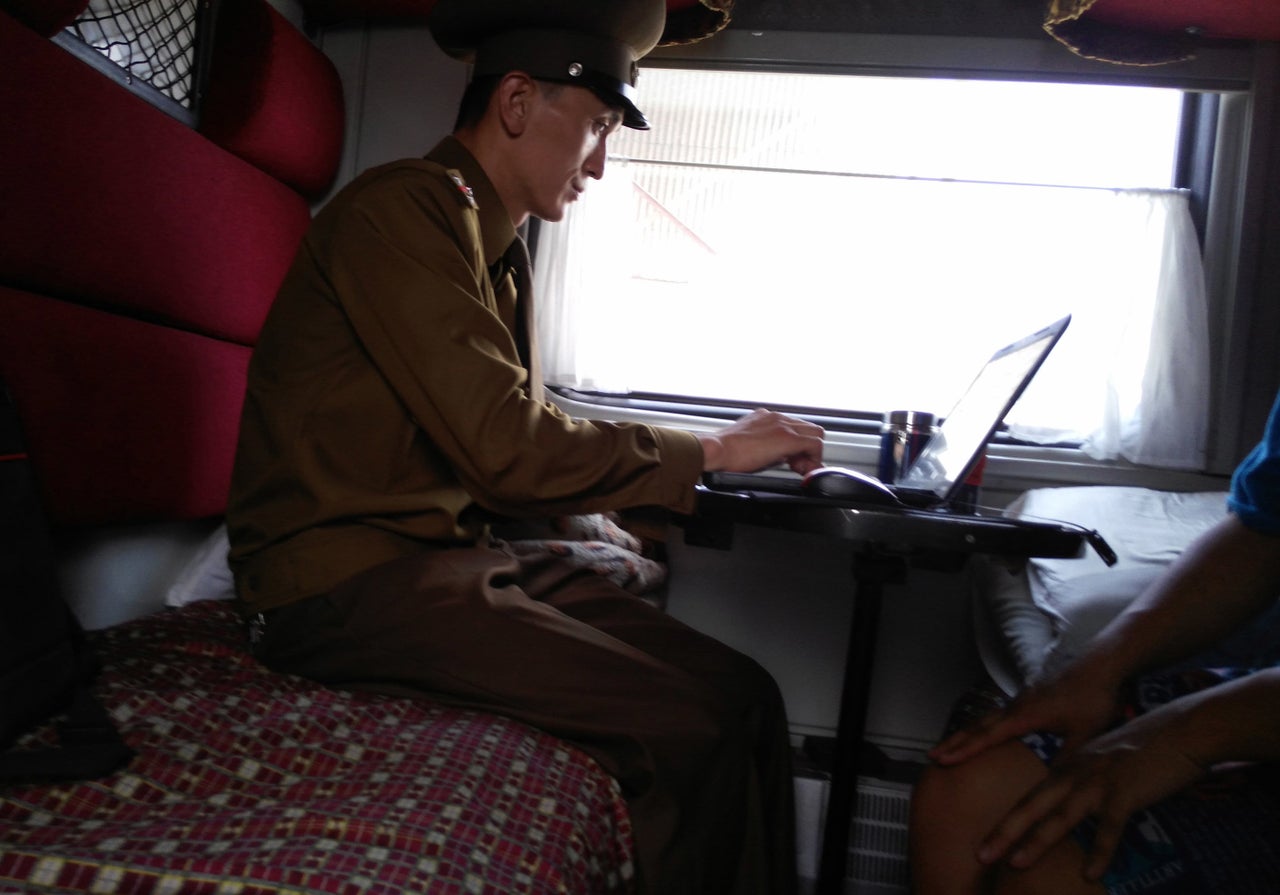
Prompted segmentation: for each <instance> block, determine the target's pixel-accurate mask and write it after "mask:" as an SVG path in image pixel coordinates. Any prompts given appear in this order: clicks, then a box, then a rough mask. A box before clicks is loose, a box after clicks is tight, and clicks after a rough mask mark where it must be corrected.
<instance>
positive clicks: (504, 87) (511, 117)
mask: <svg viewBox="0 0 1280 895" xmlns="http://www.w3.org/2000/svg"><path fill="white" fill-rule="evenodd" d="M537 97H538V85H537V83H535V82H534V80H533V78H531V77H529V76H528V75H526V74H525V73H524V72H520V71H513V72H508V73H507V74H506V75H504V76H503V78H502V80H501V81H499V82H498V89H497V90H496V91H494V101H495V102H496V103H497V105H498V118H499V120H500V121H501V122H502V127H503V129H504V130H506V132H507V133H508V134H510V135H511V136H513V137H518V136H520V134H522V133H524V129H525V127H527V126H528V122H529V116H530V114H531V113H532V112H533V104H534V102H536V100H537Z"/></svg>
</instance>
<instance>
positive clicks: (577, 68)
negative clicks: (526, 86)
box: [428, 0, 667, 130]
mask: <svg viewBox="0 0 1280 895" xmlns="http://www.w3.org/2000/svg"><path fill="white" fill-rule="evenodd" d="M666 13H667V5H666V0H439V2H437V3H436V5H435V6H434V7H433V8H432V10H431V14H430V17H429V19H428V25H429V27H430V28H431V34H432V36H433V37H434V38H435V40H436V43H438V44H439V45H440V48H441V49H442V50H444V51H445V52H446V53H448V54H449V55H450V56H453V57H454V58H456V59H461V60H463V61H464V62H469V63H471V64H472V66H473V76H483V75H503V74H506V73H507V72H511V71H522V72H525V73H526V74H528V75H530V76H532V77H534V78H538V79H539V80H544V81H554V82H557V83H563V84H576V85H578V86H580V87H586V88H587V89H589V90H591V91H592V92H594V93H595V94H596V95H597V96H599V97H600V98H601V99H603V100H604V101H605V102H607V103H609V104H611V105H614V106H617V107H619V108H620V109H621V110H622V123H623V124H625V125H626V126H627V127H632V128H637V129H639V130H646V129H648V127H649V121H648V119H646V118H645V117H644V113H643V112H641V111H640V109H639V108H637V106H636V93H635V84H636V72H637V67H636V62H637V60H639V59H640V58H641V57H643V56H644V55H645V54H647V53H648V52H649V51H650V50H652V49H653V48H654V46H656V45H657V43H658V40H659V38H661V37H662V29H663V26H664V24H665V23H666Z"/></svg>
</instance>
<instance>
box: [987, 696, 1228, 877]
mask: <svg viewBox="0 0 1280 895" xmlns="http://www.w3.org/2000/svg"><path fill="white" fill-rule="evenodd" d="M1180 709H1181V707H1180V706H1179V705H1178V703H1177V701H1175V702H1173V703H1170V704H1169V705H1167V706H1164V707H1162V708H1161V709H1159V710H1157V711H1154V712H1152V713H1150V714H1147V715H1143V716H1141V717H1139V718H1136V719H1134V720H1133V721H1130V722H1128V723H1127V724H1124V725H1122V726H1120V727H1118V728H1116V729H1115V730H1112V731H1109V732H1108V733H1105V734H1103V735H1102V736H1100V737H1098V738H1096V739H1094V740H1092V741H1091V742H1089V743H1087V744H1085V745H1084V746H1083V747H1081V748H1080V749H1078V750H1076V751H1075V752H1072V753H1067V754H1063V755H1062V756H1060V757H1059V759H1058V760H1057V761H1055V762H1054V763H1053V764H1052V765H1051V767H1050V769H1049V776H1048V777H1047V778H1046V779H1045V780H1044V781H1043V782H1042V783H1040V784H1039V785H1038V786H1036V787H1035V788H1034V789H1032V790H1031V791H1030V792H1028V793H1027V794H1026V795H1025V796H1023V798H1022V799H1021V800H1020V801H1019V802H1018V804H1017V806H1015V807H1014V809H1013V810H1012V811H1010V812H1009V813H1008V814H1007V815H1006V816H1005V818H1004V819H1003V820H1002V821H1001V822H1000V824H999V825H998V826H997V827H996V828H995V829H994V830H993V831H992V832H991V833H990V834H989V835H988V836H987V837H986V839H984V840H983V843H982V845H981V846H980V847H979V849H978V859H979V860H980V861H983V862H984V863H993V862H995V861H999V860H1001V859H1005V860H1007V861H1008V862H1009V866H1011V867H1013V868H1015V869H1022V868H1026V867H1030V866H1031V865H1032V864H1034V863H1035V862H1036V861H1038V860H1039V859H1040V857H1041V856H1042V855H1044V853H1045V852H1046V851H1048V850H1049V848H1050V847H1052V846H1053V845H1054V844H1055V843H1056V842H1058V841H1059V840H1060V839H1062V838H1063V837H1064V836H1066V835H1067V834H1068V833H1070V831H1071V830H1072V829H1073V828H1074V827H1075V826H1076V825H1077V824H1079V823H1080V822H1081V821H1082V820H1084V819H1085V818H1086V817H1093V818H1094V819H1095V820H1096V821H1097V828H1096V832H1095V834H1094V840H1093V844H1092V846H1091V847H1090V849H1089V855H1088V857H1087V859H1086V861H1085V866H1084V875H1085V877H1086V878H1087V879H1091V880H1098V879H1100V878H1101V876H1102V874H1103V873H1104V872H1105V871H1106V869H1107V865H1109V864H1110V863H1111V858H1112V856H1113V855H1114V854H1115V850H1116V846H1117V845H1118V844H1119V842H1120V836H1121V833H1122V832H1123V830H1124V825H1125V822H1126V821H1127V820H1128V819H1129V817H1130V816H1131V815H1132V814H1133V812H1135V811H1137V810H1139V809H1141V808H1145V807H1146V806H1148V805H1150V804H1152V803H1154V802H1157V801H1159V800H1160V799H1162V798H1165V797H1166V796H1169V795H1172V794H1173V793H1176V792H1179V791H1180V790H1182V789H1184V788H1185V787H1187V786H1188V785H1190V784H1191V783H1192V782H1194V781H1195V780H1197V779H1199V778H1200V777H1202V776H1204V774H1205V773H1207V771H1208V768H1207V767H1206V766H1205V765H1203V764H1202V763H1200V762H1199V761H1198V760H1197V758H1196V757H1195V756H1194V755H1193V754H1190V753H1189V752H1188V751H1187V750H1186V749H1184V748H1181V742H1180V738H1179V737H1178V736H1177V735H1176V734H1174V733H1173V731H1174V730H1176V729H1177V728H1178V727H1179V726H1180V725H1179V722H1180V721H1181V719H1182V712H1181V710H1180Z"/></svg>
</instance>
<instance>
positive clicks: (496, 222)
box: [427, 137, 516, 267]
mask: <svg viewBox="0 0 1280 895" xmlns="http://www.w3.org/2000/svg"><path fill="white" fill-rule="evenodd" d="M427 160H428V161H432V162H435V163H437V164H440V165H444V166H445V167H446V168H452V169H453V170H455V171H457V172H458V173H459V174H461V175H462V179H463V180H464V181H466V184H467V186H469V187H470V188H471V192H472V193H473V194H474V196H475V200H476V205H478V206H479V212H478V213H479V215H480V238H481V240H482V241H483V243H484V263H485V265H486V266H490V267H491V266H493V264H494V263H496V262H497V260H498V259H499V258H501V257H502V255H503V253H505V252H506V251H507V249H508V248H509V247H510V245H511V243H512V242H513V241H515V238H516V228H515V227H514V226H513V225H512V223H511V215H509V214H508V213H507V209H506V206H505V205H503V204H502V200H501V199H500V198H498V191H497V190H496V189H495V188H494V186H493V183H492V182H490V180H489V176H488V175H487V174H485V173H484V168H481V167H480V163H479V162H478V161H476V157H475V156H474V155H472V154H471V153H470V152H469V151H468V150H467V148H466V147H465V146H463V145H462V143H460V142H459V141H458V140H457V139H456V138H455V137H445V138H444V139H443V140H441V141H440V142H439V143H437V144H436V147H435V148H434V149H432V150H431V151H430V152H429V153H427Z"/></svg>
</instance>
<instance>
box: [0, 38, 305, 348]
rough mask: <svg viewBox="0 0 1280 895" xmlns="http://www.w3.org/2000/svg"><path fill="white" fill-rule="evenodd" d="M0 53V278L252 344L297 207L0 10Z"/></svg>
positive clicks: (272, 183) (292, 242)
mask: <svg viewBox="0 0 1280 895" xmlns="http://www.w3.org/2000/svg"><path fill="white" fill-rule="evenodd" d="M0 56H2V57H3V58H4V60H5V65H6V67H9V68H10V70H11V71H15V72H22V77H21V78H9V77H6V78H0V118H2V119H3V120H4V121H7V122H10V126H7V127H3V128H0V158H3V159H4V165H3V167H2V168H0V191H2V192H0V195H3V204H4V213H3V214H0V283H2V284H5V285H9V286H14V287H19V288H25V289H29V290H31V291H34V292H40V293H44V294H48V295H53V296H56V297H60V298H67V299H71V300H76V301H82V302H85V303H90V304H94V305H97V306H101V307H111V308H116V309H120V310H122V311H123V312H126V313H131V314H136V315H138V316H143V317H147V318H150V319H157V320H162V321H165V322H169V323H171V324H173V325H175V326H178V327H181V328H185V329H191V330H194V331H196V332H201V333H204V334H207V335H211V336H216V337H218V338H221V339H227V340H229V341H235V342H240V343H242V344H245V345H251V344H253V342H254V341H256V340H257V336H258V331H259V330H260V329H261V327H262V321H263V319H264V318H265V317H266V313H267V308H268V307H269V306H270V304H271V302H272V301H273V300H274V297H275V292H276V289H277V288H278V287H279V284H280V281H281V280H282V279H283V278H284V274H285V271H286V270H287V269H288V267H289V264H290V263H291V262H292V260H293V254H294V251H295V250H296V248H297V245H298V242H299V240H300V239H301V237H302V234H303V232H304V231H305V230H306V227H307V226H308V224H309V223H310V210H309V208H308V206H307V203H306V200H304V199H303V198H302V197H301V196H299V195H298V194H297V193H295V192H294V191H292V190H290V189H289V188H288V187H286V186H284V185H283V184H281V183H280V182H278V181H276V180H273V179H272V178H271V177H269V176H267V175H266V174H264V173H263V172H262V171H259V170H258V169H256V168H254V167H253V166H252V165H250V164H248V163H246V162H244V161H242V160H241V159H239V158H237V157H235V156H234V155H232V154H230V153H228V152H227V151H226V150H223V149H221V148H219V147H218V146H215V145H214V144H213V143H211V142H210V141H209V140H207V139H205V138H204V137H202V136H200V135H199V134H197V133H195V132H194V131H192V130H191V129H190V128H189V127H187V126H186V125H184V124H181V123H179V122H178V121H176V120H174V119H173V118H170V117H169V116H168V115H166V114H164V113H163V112H160V111H159V110H158V109H156V108H154V107H152V106H151V105H149V104H148V103H146V102H144V101H143V100H141V99H139V98H138V97H136V96H133V95H132V94H130V93H129V92H127V91H125V90H122V89H121V88H120V86H119V85H118V84H115V83H114V82H112V81H111V80H109V79H108V78H107V77H105V76H104V75H102V74H100V73H98V72H97V71H95V70H93V69H92V68H90V67H89V66H88V65H86V64H85V63H83V62H80V61H79V60H78V59H75V58H74V57H72V56H71V55H70V54H69V53H67V52H66V51H64V50H63V49H61V48H60V47H58V46H57V45H55V44H52V43H50V42H49V41H47V40H45V39H43V38H41V37H39V36H37V35H36V34H34V33H33V32H31V31H30V30H28V29H27V28H24V27H22V26H21V25H18V24H17V23H15V22H14V21H13V19H10V18H8V17H7V16H4V15H2V14H0ZM15 122H20V124H14V123H15Z"/></svg>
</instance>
